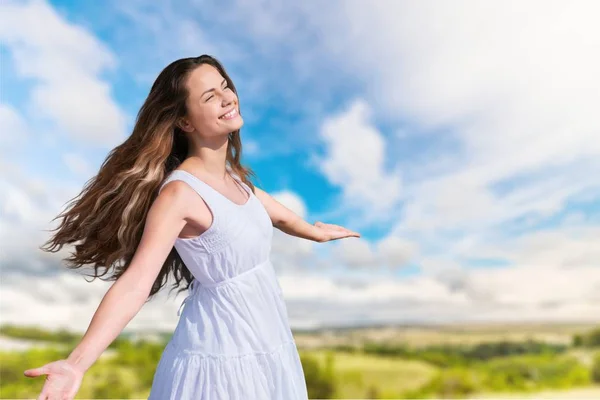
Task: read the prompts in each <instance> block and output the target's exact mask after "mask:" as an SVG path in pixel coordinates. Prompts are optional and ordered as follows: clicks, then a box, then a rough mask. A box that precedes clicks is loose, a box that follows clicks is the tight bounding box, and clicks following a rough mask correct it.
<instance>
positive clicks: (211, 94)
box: [183, 64, 244, 137]
mask: <svg viewBox="0 0 600 400" xmlns="http://www.w3.org/2000/svg"><path fill="white" fill-rule="evenodd" d="M186 87H187V90H188V94H189V96H188V98H187V100H186V106H187V116H186V118H185V121H186V124H185V125H184V126H183V129H184V130H185V131H187V132H193V131H194V130H195V131H196V132H198V133H199V134H200V135H202V136H204V137H208V136H216V135H228V134H229V133H230V132H233V131H236V130H238V129H240V128H241V127H242V125H243V124H244V121H243V119H242V117H241V116H240V114H239V106H238V98H237V96H236V95H235V93H234V92H233V90H231V89H230V88H229V87H228V85H227V81H226V80H225V78H224V77H223V76H222V75H221V74H220V73H219V71H218V70H217V69H216V68H215V67H213V66H212V65H208V64H202V65H200V66H199V67H197V68H196V69H194V70H193V71H192V72H190V74H189V76H188V79H187V82H186Z"/></svg>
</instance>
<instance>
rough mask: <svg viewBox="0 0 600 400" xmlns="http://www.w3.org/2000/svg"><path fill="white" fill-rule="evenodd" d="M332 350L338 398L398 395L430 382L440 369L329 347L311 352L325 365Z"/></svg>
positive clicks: (336, 396)
mask: <svg viewBox="0 0 600 400" xmlns="http://www.w3.org/2000/svg"><path fill="white" fill-rule="evenodd" d="M329 353H332V354H333V355H334V361H333V367H334V379H335V381H336V389H337V390H336V393H335V395H334V398H336V399H348V398H353V399H358V398H365V399H369V398H373V397H376V396H377V397H378V398H386V397H387V398H398V397H399V396H400V394H401V393H403V392H405V391H407V390H413V389H417V388H419V387H420V386H422V385H424V384H425V383H427V382H428V381H429V380H430V379H431V378H432V377H433V376H434V375H435V373H436V371H437V368H436V367H433V366H431V365H429V364H427V363H424V362H421V361H412V360H400V359H390V358H382V357H378V356H372V355H367V354H361V353H343V352H329V351H326V350H318V351H311V352H309V354H310V355H311V356H313V357H315V358H316V359H317V360H318V361H319V363H320V364H321V365H322V366H325V362H326V358H327V354H329Z"/></svg>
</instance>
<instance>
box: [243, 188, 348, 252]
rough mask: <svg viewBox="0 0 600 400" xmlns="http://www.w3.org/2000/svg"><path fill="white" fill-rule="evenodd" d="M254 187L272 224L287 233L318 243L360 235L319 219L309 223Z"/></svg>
mask: <svg viewBox="0 0 600 400" xmlns="http://www.w3.org/2000/svg"><path fill="white" fill-rule="evenodd" d="M254 189H255V191H254V194H255V195H256V197H257V198H258V199H259V200H260V202H261V203H262V204H263V206H264V207H265V209H266V210H267V213H268V214H269V217H270V218H271V222H272V223H273V226H274V227H275V228H277V229H279V230H280V231H282V232H285V233H287V234H288V235H292V236H297V237H299V238H303V239H308V240H312V241H315V242H319V243H323V242H328V241H330V240H337V239H342V238H346V237H357V238H359V237H360V234H359V233H357V232H354V231H351V230H349V229H346V228H344V227H342V226H339V225H334V224H325V223H323V222H320V221H317V222H315V224H314V225H311V224H309V223H308V222H306V221H304V220H303V219H302V218H301V217H300V216H299V215H297V214H296V213H294V212H293V211H292V210H290V209H289V208H287V207H286V206H284V205H283V204H281V203H280V202H278V201H277V200H275V199H274V198H273V197H272V196H271V195H269V194H268V193H267V192H265V191H264V190H262V189H260V188H258V187H257V186H254Z"/></svg>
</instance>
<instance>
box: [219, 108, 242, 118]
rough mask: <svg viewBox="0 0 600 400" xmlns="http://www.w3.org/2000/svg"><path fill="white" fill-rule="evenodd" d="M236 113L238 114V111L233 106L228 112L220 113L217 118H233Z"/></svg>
mask: <svg viewBox="0 0 600 400" xmlns="http://www.w3.org/2000/svg"><path fill="white" fill-rule="evenodd" d="M237 115H238V111H237V109H235V108H234V109H233V110H231V111H229V112H228V113H226V114H223V115H221V116H220V117H219V119H232V118H235V117H236V116H237Z"/></svg>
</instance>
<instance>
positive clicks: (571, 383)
mask: <svg viewBox="0 0 600 400" xmlns="http://www.w3.org/2000/svg"><path fill="white" fill-rule="evenodd" d="M470 329H471V330H469V328H468V327H456V326H453V327H438V329H437V330H436V329H433V328H431V327H428V328H416V327H409V328H389V327H388V328H379V330H378V329H377V328H370V329H358V330H340V331H325V332H320V333H319V332H312V333H304V334H295V335H296V338H297V343H298V345H299V346H298V347H299V350H300V355H301V358H302V362H303V367H304V371H305V375H306V378H307V385H308V389H309V395H310V397H311V398H313V399H317V398H333V399H375V398H377V399H400V398H437V399H441V398H470V399H476V398H482V399H499V398H510V399H516V398H523V399H526V398H530V399H532V398H537V399H571V398H573V399H600V386H598V385H599V384H600V328H593V327H590V326H587V327H585V328H582V327H581V326H572V327H569V326H552V325H548V326H541V325H534V326H526V325H523V326H521V327H520V330H519V329H517V328H516V327H515V326H511V328H505V329H506V332H504V331H503V330H502V328H501V327H499V326H485V327H484V326H481V325H480V326H475V327H471V328H470ZM154 337H156V335H154ZM307 337H310V340H309V341H307V340H306V338H307ZM398 337H400V338H401V339H398ZM159 338H160V340H159V341H157V342H156V341H136V340H132V339H131V337H129V336H127V335H122V336H120V337H119V338H118V340H116V341H115V342H113V344H111V346H110V348H109V349H108V350H107V351H106V352H105V353H104V354H103V356H102V357H101V358H100V360H98V361H97V362H96V363H95V364H94V365H93V366H92V368H90V370H89V371H88V373H87V374H86V376H85V378H84V382H83V384H82V387H81V389H80V391H79V393H78V398H90V399H92V398H146V397H147V396H148V393H149V388H150V384H151V381H152V377H153V374H154V370H155V367H156V364H157V362H158V359H159V357H160V354H161V353H162V350H163V348H164V345H165V343H164V341H163V339H162V337H160V336H159ZM78 340H79V337H78V335H77V334H72V333H69V332H46V331H41V330H39V329H30V328H27V327H10V328H6V327H5V328H0V345H3V346H4V348H3V350H1V351H0V377H1V380H0V398H35V396H37V394H39V391H40V389H41V387H42V385H43V378H38V379H30V378H26V377H24V376H23V374H22V372H23V370H24V369H27V368H32V367H37V366H41V365H43V364H45V363H47V362H49V361H53V360H56V359H59V358H62V357H65V356H66V355H67V354H68V352H69V350H70V349H71V348H72V347H73V346H74V345H75V344H76V343H77V342H78ZM308 342H310V345H306V344H307V343H308ZM11 343H12V344H11ZM27 343H30V344H31V345H32V346H33V347H31V348H28V347H27ZM303 343H304V344H305V346H303V345H302V344H303ZM10 344H11V346H13V347H12V348H9V345H10ZM42 346H43V347H42Z"/></svg>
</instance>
